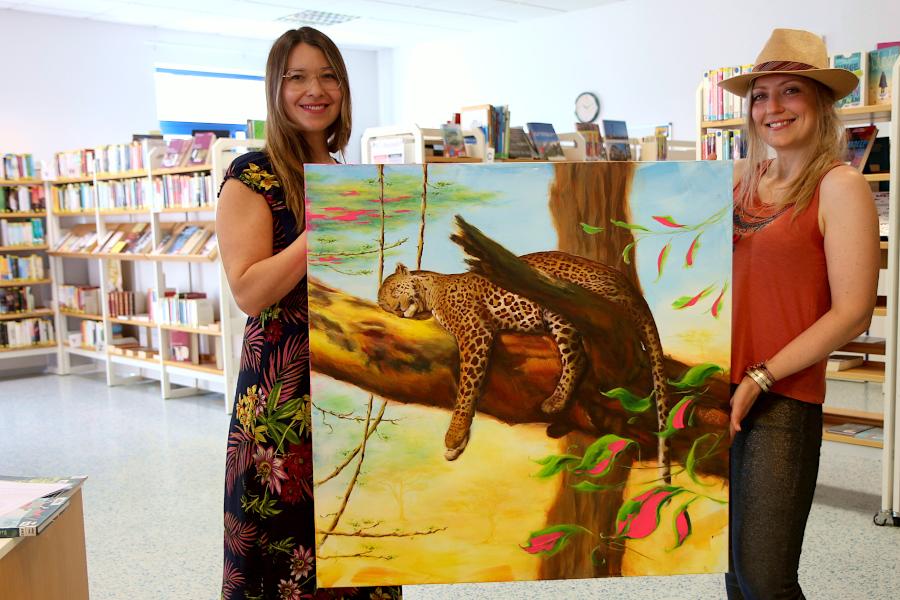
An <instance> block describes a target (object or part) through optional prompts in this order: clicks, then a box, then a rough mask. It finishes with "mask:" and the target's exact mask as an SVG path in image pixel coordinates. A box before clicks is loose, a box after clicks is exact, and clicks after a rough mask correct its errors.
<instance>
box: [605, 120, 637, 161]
mask: <svg viewBox="0 0 900 600" xmlns="http://www.w3.org/2000/svg"><path fill="white" fill-rule="evenodd" d="M603 134H604V135H605V136H606V145H607V154H608V156H609V160H620V161H621V160H631V143H630V140H629V139H628V126H627V124H626V123H625V121H616V120H611V119H603Z"/></svg>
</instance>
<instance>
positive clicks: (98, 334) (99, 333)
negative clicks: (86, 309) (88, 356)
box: [66, 320, 121, 350]
mask: <svg viewBox="0 0 900 600" xmlns="http://www.w3.org/2000/svg"><path fill="white" fill-rule="evenodd" d="M120 330H121V327H120ZM114 332H115V329H114ZM66 341H67V342H68V344H69V346H72V347H74V348H85V349H87V350H103V349H104V348H105V347H106V331H105V329H104V326H103V323H101V322H99V321H86V320H83V321H81V327H80V328H79V330H78V331H69V332H67V334H66Z"/></svg>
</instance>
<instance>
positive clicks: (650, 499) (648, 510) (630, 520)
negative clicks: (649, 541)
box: [616, 488, 678, 539]
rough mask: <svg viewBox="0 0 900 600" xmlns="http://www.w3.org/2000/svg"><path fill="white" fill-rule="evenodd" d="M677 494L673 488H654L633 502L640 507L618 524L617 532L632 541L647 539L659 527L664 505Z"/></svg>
mask: <svg viewBox="0 0 900 600" xmlns="http://www.w3.org/2000/svg"><path fill="white" fill-rule="evenodd" d="M677 493H678V491H676V490H673V489H671V488H653V489H651V490H649V491H647V492H645V493H643V494H641V495H640V496H638V497H637V498H635V499H634V500H633V501H634V502H635V503H637V504H638V505H639V507H638V508H637V510H635V511H633V512H631V513H629V514H627V515H625V518H624V519H622V520H620V521H619V522H618V527H617V528H616V532H617V533H618V534H619V535H624V536H625V537H629V538H631V539H640V538H645V537H647V536H648V535H650V534H651V533H653V532H654V531H656V528H657V527H658V526H659V511H660V508H661V507H662V506H663V503H668V502H669V501H670V500H671V499H672V497H673V496H675V495H676V494H677Z"/></svg>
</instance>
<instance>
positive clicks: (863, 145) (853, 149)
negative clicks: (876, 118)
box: [846, 125, 878, 171]
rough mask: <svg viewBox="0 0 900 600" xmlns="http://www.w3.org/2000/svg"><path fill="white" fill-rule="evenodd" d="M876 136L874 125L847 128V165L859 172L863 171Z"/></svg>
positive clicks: (876, 129) (876, 131)
mask: <svg viewBox="0 0 900 600" xmlns="http://www.w3.org/2000/svg"><path fill="white" fill-rule="evenodd" d="M876 135H878V127H876V126H875V125H864V126H862V127H848V128H847V161H846V162H847V164H848V165H850V166H851V167H853V168H855V169H858V170H859V171H862V170H863V167H864V166H865V164H866V159H867V158H868V157H869V152H871V151H872V145H873V144H874V143H875V136H876Z"/></svg>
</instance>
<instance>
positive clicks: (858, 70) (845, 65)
mask: <svg viewBox="0 0 900 600" xmlns="http://www.w3.org/2000/svg"><path fill="white" fill-rule="evenodd" d="M831 66H832V67H833V68H835V69H846V70H848V71H851V72H852V73H854V74H855V75H856V76H857V77H859V85H857V86H856V89H855V90H853V91H852V92H850V94H848V95H847V96H845V97H843V98H841V99H840V100H838V101H837V102H835V107H836V108H850V107H851V106H863V105H864V104H865V103H866V98H865V96H866V90H868V89H869V86H868V82H867V81H866V73H867V70H866V53H865V52H863V51H862V50H857V51H856V52H851V53H850V54H835V55H834V56H832V57H831Z"/></svg>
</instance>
